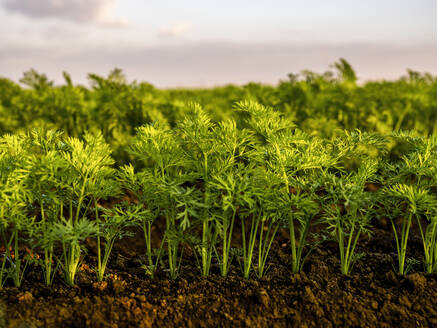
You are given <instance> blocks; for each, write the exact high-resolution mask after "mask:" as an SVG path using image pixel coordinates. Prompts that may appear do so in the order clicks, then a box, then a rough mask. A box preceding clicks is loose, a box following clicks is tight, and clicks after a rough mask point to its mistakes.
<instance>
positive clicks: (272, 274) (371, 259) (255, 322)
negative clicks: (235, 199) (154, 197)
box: [0, 224, 437, 328]
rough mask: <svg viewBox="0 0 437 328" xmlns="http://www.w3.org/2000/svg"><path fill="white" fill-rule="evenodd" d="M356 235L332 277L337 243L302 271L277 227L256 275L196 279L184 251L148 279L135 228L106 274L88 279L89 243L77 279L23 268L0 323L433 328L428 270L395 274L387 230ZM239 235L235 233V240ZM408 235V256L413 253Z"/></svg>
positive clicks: (433, 280) (436, 289)
mask: <svg viewBox="0 0 437 328" xmlns="http://www.w3.org/2000/svg"><path fill="white" fill-rule="evenodd" d="M375 231H376V232H375V234H374V235H373V238H371V239H367V238H363V240H361V241H360V243H359V246H358V251H363V250H366V253H364V254H363V257H362V258H361V259H360V260H359V261H358V262H357V263H356V265H355V267H354V268H353V272H352V274H351V275H349V276H345V275H342V274H340V270H339V260H338V250H337V245H336V244H335V243H334V242H332V241H325V242H323V243H321V244H320V245H319V246H318V247H317V248H316V249H315V250H314V251H313V253H312V254H311V256H310V257H309V258H308V261H307V262H306V263H305V265H304V268H303V272H302V273H300V274H292V273H291V271H290V269H289V268H290V264H289V261H290V247H289V244H288V236H287V234H286V232H285V231H280V233H279V234H278V238H277V240H276V241H275V244H274V246H273V248H272V253H271V257H270V263H271V266H270V268H269V270H268V272H267V274H266V276H265V277H264V278H261V279H258V278H257V277H256V276H255V275H253V276H252V277H251V279H248V280H246V279H244V278H242V276H241V273H240V270H239V267H238V263H234V265H233V269H232V270H231V272H230V274H229V276H228V277H226V278H223V277H221V276H220V274H219V270H218V268H217V267H216V266H213V268H212V274H211V275H210V276H209V277H207V278H202V277H201V276H200V274H199V270H198V268H197V267H196V265H195V260H194V257H193V256H192V254H190V252H186V255H185V256H184V259H183V263H182V269H181V273H180V276H179V278H177V279H176V280H169V279H168V277H167V273H166V272H165V271H164V270H162V271H159V272H158V273H157V275H156V276H155V278H154V279H150V278H148V277H147V276H146V275H145V272H144V270H143V269H142V268H141V263H142V262H143V261H144V243H143V241H142V239H141V234H140V233H137V235H136V236H135V237H131V238H129V239H125V240H124V241H121V242H120V243H119V244H118V245H116V247H115V249H114V251H113V254H112V257H111V261H110V264H109V268H108V277H107V279H106V281H104V282H102V283H96V280H95V273H94V271H93V269H92V268H93V266H94V264H93V262H94V261H95V255H94V254H93V243H92V241H89V242H88V244H89V245H88V246H89V247H90V249H91V250H90V252H89V254H88V256H87V257H86V258H87V260H88V261H89V262H88V263H84V264H83V265H82V267H81V270H80V272H79V274H78V279H77V286H75V287H67V286H65V285H64V284H63V283H62V280H61V279H60V278H57V279H56V280H55V282H54V285H53V286H52V287H51V288H49V287H45V286H44V284H43V282H42V279H41V272H40V270H39V269H37V268H31V269H29V270H28V272H27V277H26V279H25V283H24V285H23V286H22V287H21V288H20V289H16V288H13V287H10V286H6V287H5V288H4V289H3V290H1V291H0V300H1V304H0V327H20V328H24V327H112V328H114V327H152V326H153V327H285V326H286V327H382V328H383V327H399V328H401V327H437V302H436V299H437V298H436V297H437V275H436V274H433V275H426V274H424V273H422V272H420V271H422V270H421V269H422V268H421V265H420V264H416V265H414V266H413V268H412V270H411V271H410V274H409V275H406V276H399V275H397V274H396V273H395V270H394V267H395V266H396V254H395V253H394V251H395V244H394V241H393V235H392V233H391V231H390V230H389V227H388V228H387V226H384V224H382V225H380V226H379V227H377V229H376V230H375ZM237 239H238V238H237ZM421 247H422V246H421V243H420V239H419V237H418V236H417V234H416V235H414V234H413V235H412V236H411V238H410V242H409V250H410V254H409V255H410V256H412V257H416V258H420V256H421V253H422V249H421Z"/></svg>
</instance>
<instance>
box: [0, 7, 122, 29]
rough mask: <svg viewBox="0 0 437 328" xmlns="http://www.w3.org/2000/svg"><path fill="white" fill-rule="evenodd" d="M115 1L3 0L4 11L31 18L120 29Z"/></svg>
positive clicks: (120, 21)
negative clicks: (63, 20)
mask: <svg viewBox="0 0 437 328" xmlns="http://www.w3.org/2000/svg"><path fill="white" fill-rule="evenodd" d="M115 1H116V0H5V1H4V3H3V6H4V8H5V9H6V10H9V11H11V12H13V11H15V12H18V13H21V14H23V15H26V16H28V17H31V18H60V19H65V20H70V21H74V22H78V23H94V24H98V25H107V26H114V27H121V26H125V25H126V24H127V20H126V19H125V18H118V17H115V16H114V14H113V12H114V6H115Z"/></svg>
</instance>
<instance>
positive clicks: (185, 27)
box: [158, 23, 193, 38]
mask: <svg viewBox="0 0 437 328" xmlns="http://www.w3.org/2000/svg"><path fill="white" fill-rule="evenodd" d="M192 27H193V26H192V25H191V24H187V23H185V24H175V25H172V26H170V27H164V28H161V30H160V31H159V33H158V36H159V37H161V38H178V37H181V36H184V35H186V34H187V33H188V32H189V31H190V30H191V29H192Z"/></svg>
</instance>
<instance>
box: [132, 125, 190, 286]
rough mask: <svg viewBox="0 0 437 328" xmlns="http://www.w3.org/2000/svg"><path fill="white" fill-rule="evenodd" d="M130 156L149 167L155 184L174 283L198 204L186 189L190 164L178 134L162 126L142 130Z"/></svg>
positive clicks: (151, 186)
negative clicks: (181, 247) (186, 233)
mask: <svg viewBox="0 0 437 328" xmlns="http://www.w3.org/2000/svg"><path fill="white" fill-rule="evenodd" d="M130 152H131V154H133V155H134V156H135V157H136V158H137V159H138V160H140V161H141V162H142V163H144V165H147V166H148V167H146V168H145V170H144V172H148V174H149V175H150V177H151V181H153V184H150V186H149V187H150V191H151V192H153V194H154V199H155V205H154V207H156V208H159V210H160V213H159V214H160V215H162V216H163V217H164V218H165V223H166V230H165V233H164V237H163V240H164V241H165V243H166V245H167V252H168V261H169V275H170V278H172V279H174V278H176V277H177V276H178V273H179V268H180V263H181V260H182V250H180V249H179V248H180V242H181V241H182V240H183V238H184V235H183V232H184V231H185V230H187V229H188V228H189V227H190V224H191V222H190V219H191V217H190V216H191V215H192V214H194V212H193V211H192V208H191V205H197V204H198V202H196V201H195V198H194V197H193V198H191V199H190V197H191V196H192V195H194V194H195V190H194V189H193V188H190V187H185V186H184V183H186V182H187V181H189V180H190V179H189V177H188V176H187V175H186V174H185V172H184V170H183V168H184V165H186V162H187V160H186V158H185V155H184V153H183V152H182V150H181V148H180V143H179V142H178V139H177V138H176V136H175V134H174V133H173V132H172V131H171V130H170V129H169V128H168V127H166V126H162V125H159V124H155V125H146V126H143V127H141V128H139V129H138V133H137V136H136V138H135V140H134V142H133V143H132V145H131V149H130ZM190 203H191V204H190ZM146 205H147V204H146Z"/></svg>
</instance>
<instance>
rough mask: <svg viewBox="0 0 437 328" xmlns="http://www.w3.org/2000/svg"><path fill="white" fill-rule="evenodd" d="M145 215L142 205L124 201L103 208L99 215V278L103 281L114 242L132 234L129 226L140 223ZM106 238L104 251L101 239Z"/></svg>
mask: <svg viewBox="0 0 437 328" xmlns="http://www.w3.org/2000/svg"><path fill="white" fill-rule="evenodd" d="M143 215H144V210H143V208H142V206H138V205H135V204H129V203H127V202H122V203H119V204H116V205H114V206H113V207H112V208H110V209H103V215H99V216H98V221H97V222H98V224H99V230H98V235H97V236H98V237H99V239H98V245H97V265H98V267H97V280H98V281H103V278H104V275H105V271H106V267H107V264H108V260H109V256H110V254H111V251H112V248H113V246H114V243H115V241H116V240H117V239H121V238H123V237H126V236H132V233H130V232H129V231H127V228H129V227H134V226H136V225H137V224H138V221H139V220H141V218H142V216H143ZM101 238H103V239H104V240H105V247H104V251H103V257H102V251H101V246H100V239H101Z"/></svg>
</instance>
